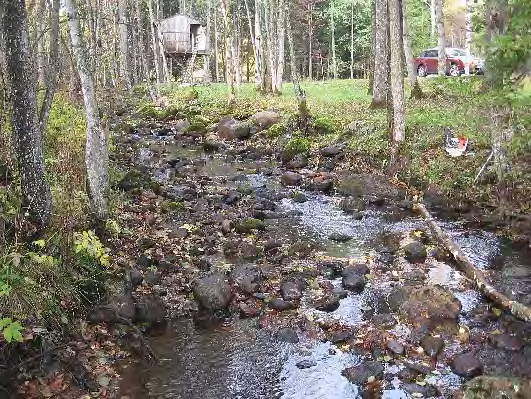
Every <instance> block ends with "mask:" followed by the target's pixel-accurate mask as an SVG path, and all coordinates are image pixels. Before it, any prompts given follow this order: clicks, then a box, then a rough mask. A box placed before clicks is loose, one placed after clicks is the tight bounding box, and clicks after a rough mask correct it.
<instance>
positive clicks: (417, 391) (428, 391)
mask: <svg viewBox="0 0 531 399" xmlns="http://www.w3.org/2000/svg"><path fill="white" fill-rule="evenodd" d="M402 388H403V389H404V391H406V392H407V393H409V394H410V395H412V396H414V397H415V396H418V395H422V397H424V398H435V397H438V396H439V391H438V389H437V387H435V386H433V385H430V384H426V385H419V384H404V385H403V386H402Z"/></svg>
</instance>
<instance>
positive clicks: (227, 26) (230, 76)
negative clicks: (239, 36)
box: [220, 0, 236, 107]
mask: <svg viewBox="0 0 531 399" xmlns="http://www.w3.org/2000/svg"><path fill="white" fill-rule="evenodd" d="M220 4H221V13H222V15H223V27H224V30H223V33H224V35H225V66H226V68H227V85H228V89H229V93H228V94H229V97H228V105H229V107H233V106H234V105H235V104H236V88H235V80H236V68H235V65H236V64H235V63H236V60H234V56H235V53H234V46H233V43H234V37H233V32H232V31H233V27H232V24H231V23H230V15H229V12H230V8H229V7H230V1H229V0H220Z"/></svg>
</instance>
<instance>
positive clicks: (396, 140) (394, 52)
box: [389, 0, 406, 174]
mask: <svg viewBox="0 0 531 399" xmlns="http://www.w3.org/2000/svg"><path fill="white" fill-rule="evenodd" d="M400 14H401V7H400V0H389V38H390V43H389V44H390V46H389V47H390V49H391V97H392V112H393V120H392V128H391V140H392V143H391V160H390V162H389V166H390V171H392V172H393V174H394V170H395V166H396V161H397V157H398V152H399V147H400V143H401V142H402V141H404V136H405V131H406V120H405V119H406V118H405V114H406V110H405V105H404V71H403V62H402V61H403V59H402V50H403V43H402V18H401V17H400Z"/></svg>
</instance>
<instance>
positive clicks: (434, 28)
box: [430, 0, 437, 42]
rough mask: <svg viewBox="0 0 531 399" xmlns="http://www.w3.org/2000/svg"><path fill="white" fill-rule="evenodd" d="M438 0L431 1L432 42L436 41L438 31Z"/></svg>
mask: <svg viewBox="0 0 531 399" xmlns="http://www.w3.org/2000/svg"><path fill="white" fill-rule="evenodd" d="M436 1H437V0H430V20H431V31H430V33H431V41H432V42H434V41H435V33H436V31H437V17H436V13H435V2H436Z"/></svg>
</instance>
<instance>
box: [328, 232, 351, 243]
mask: <svg viewBox="0 0 531 399" xmlns="http://www.w3.org/2000/svg"><path fill="white" fill-rule="evenodd" d="M328 239H329V240H332V241H336V242H347V241H350V240H352V236H350V235H348V234H344V233H332V234H330V235H329V236H328Z"/></svg>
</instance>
